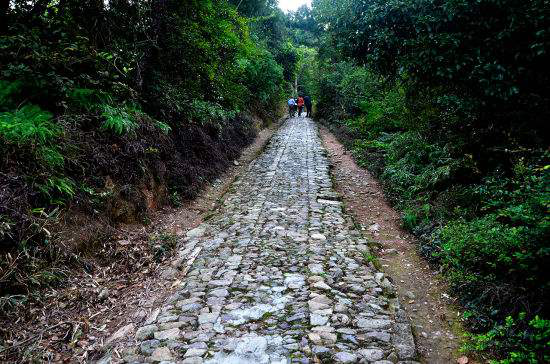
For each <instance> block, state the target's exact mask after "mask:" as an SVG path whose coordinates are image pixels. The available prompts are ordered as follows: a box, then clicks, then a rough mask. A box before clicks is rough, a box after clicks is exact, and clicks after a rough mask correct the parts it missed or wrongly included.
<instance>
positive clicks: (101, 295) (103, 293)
mask: <svg viewBox="0 0 550 364" xmlns="http://www.w3.org/2000/svg"><path fill="white" fill-rule="evenodd" d="M107 297H109V290H108V289H107V288H103V289H102V290H101V292H99V295H98V296H97V299H98V300H99V301H105V300H106V299H107Z"/></svg>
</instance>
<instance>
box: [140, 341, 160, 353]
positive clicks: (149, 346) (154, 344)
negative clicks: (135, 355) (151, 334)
mask: <svg viewBox="0 0 550 364" xmlns="http://www.w3.org/2000/svg"><path fill="white" fill-rule="evenodd" d="M159 345H160V341H158V340H146V341H144V342H142V343H141V344H140V346H139V348H140V350H141V353H142V354H146V355H151V353H152V352H153V351H154V350H155V349H156V348H158V346H159Z"/></svg>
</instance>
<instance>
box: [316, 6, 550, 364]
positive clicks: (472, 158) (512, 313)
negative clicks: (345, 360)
mask: <svg viewBox="0 0 550 364" xmlns="http://www.w3.org/2000/svg"><path fill="white" fill-rule="evenodd" d="M546 5H547V4H546ZM546 5H545V2H544V1H526V2H516V1H490V0H488V1H481V2H479V1H478V2H471V1H462V2H460V1H459V2H455V1H432V0H425V1H424V0H423V1H415V2H407V1H399V0H398V1H392V2H387V1H377V0H374V1H369V2H364V1H354V0H349V1H345V2H342V3H339V4H338V5H335V4H333V3H332V2H330V1H323V0H320V1H317V2H315V6H314V12H315V13H316V14H317V15H316V19H317V20H318V21H319V22H320V23H321V28H323V29H326V30H329V32H328V35H327V34H324V35H323V36H324V37H326V38H325V40H324V44H323V45H322V47H325V48H327V49H328V50H324V51H323V49H321V51H320V54H321V55H324V57H325V58H324V60H323V66H322V70H323V72H322V73H321V77H320V80H319V89H320V95H321V97H320V100H319V105H318V117H320V118H322V119H324V120H325V121H326V122H327V124H328V125H329V126H330V127H331V128H332V129H333V130H335V131H336V132H338V133H339V135H340V136H341V138H343V140H344V141H345V142H346V143H347V144H348V146H349V147H351V148H352V149H353V150H354V153H355V155H356V157H357V159H358V161H360V162H361V163H363V164H364V165H365V166H367V167H368V168H369V169H371V170H372V171H373V172H374V173H376V174H377V175H378V176H379V177H380V178H381V179H382V181H383V182H384V187H385V189H386V192H387V196H388V197H389V198H390V200H391V201H392V202H393V203H394V204H396V206H397V207H399V208H400V209H401V210H402V211H403V223H404V226H405V227H407V228H408V229H410V230H411V231H413V232H415V233H416V234H417V235H418V236H419V237H420V238H421V240H420V241H421V247H420V249H421V250H422V252H423V253H424V254H425V255H426V256H427V257H428V258H429V259H430V260H431V261H433V262H437V263H438V264H440V265H441V266H442V267H443V270H444V271H445V272H446V274H447V276H448V277H449V282H450V284H451V287H452V289H453V290H454V291H455V292H456V293H457V295H458V296H459V297H460V299H461V302H462V303H463V305H464V306H465V307H466V314H465V318H467V320H468V322H469V324H470V327H471V328H472V330H473V331H474V332H475V333H478V334H480V336H478V337H477V338H475V339H474V340H473V341H474V342H477V344H478V345H473V346H472V348H474V349H480V350H489V351H490V352H491V354H493V355H495V356H497V357H501V358H502V359H503V360H504V362H531V363H537V362H538V363H543V362H546V361H547V360H546V359H547V357H548V345H547V343H548V340H549V339H550V336H549V333H548V330H547V329H545V327H547V325H548V318H549V317H550V311H549V310H550V306H549V305H548V302H550V289H549V288H550V287H549V283H548V279H547V278H546V276H547V274H546V272H545V268H544V267H545V266H547V264H548V263H550V245H549V242H550V225H549V219H548V216H549V215H548V213H549V196H550V190H549V186H550V169H549V167H548V165H549V164H550V163H549V161H548V160H549V158H548V157H549V155H548V152H547V151H546V150H545V149H546V148H547V147H548V138H547V133H545V128H544V124H545V123H547V120H548V118H549V116H550V110H549V109H548V105H549V102H548V101H549V100H550V89H548V84H549V83H548V79H549V78H550V72H549V71H548V69H547V67H544V66H543V64H546V63H547V62H548V61H549V54H548V47H549V46H550V44H549V39H550V38H549V37H548V29H550V26H549V25H550V14H549V13H548V10H549V8H548V6H546ZM331 49H338V50H340V51H342V52H344V54H346V55H348V56H349V57H351V58H352V59H353V60H354V61H355V62H360V63H355V64H354V63H353V62H350V61H343V60H342V59H339V57H338V56H337V55H336V53H335V52H334V51H332V50H331ZM530 323H533V324H532V325H531V324H530ZM507 335H508V336H507ZM487 338H490V339H491V340H494V342H491V343H489V341H490V340H489V339H487ZM544 343H546V345H544ZM545 358H546V359H545Z"/></svg>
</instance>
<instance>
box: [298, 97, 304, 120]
mask: <svg viewBox="0 0 550 364" xmlns="http://www.w3.org/2000/svg"><path fill="white" fill-rule="evenodd" d="M303 109H304V98H303V97H302V96H300V97H298V116H299V117H301V116H302V110H303Z"/></svg>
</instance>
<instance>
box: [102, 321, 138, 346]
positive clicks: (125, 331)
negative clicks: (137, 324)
mask: <svg viewBox="0 0 550 364" xmlns="http://www.w3.org/2000/svg"><path fill="white" fill-rule="evenodd" d="M132 331H134V324H128V325H126V326H124V327H121V328H120V329H118V330H117V332H115V333H114V334H113V335H111V337H109V338H108V339H107V341H105V345H107V346H109V345H110V344H112V343H113V342H115V341H117V340H119V339H122V338H123V337H126V336H128V334H130V332H132Z"/></svg>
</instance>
